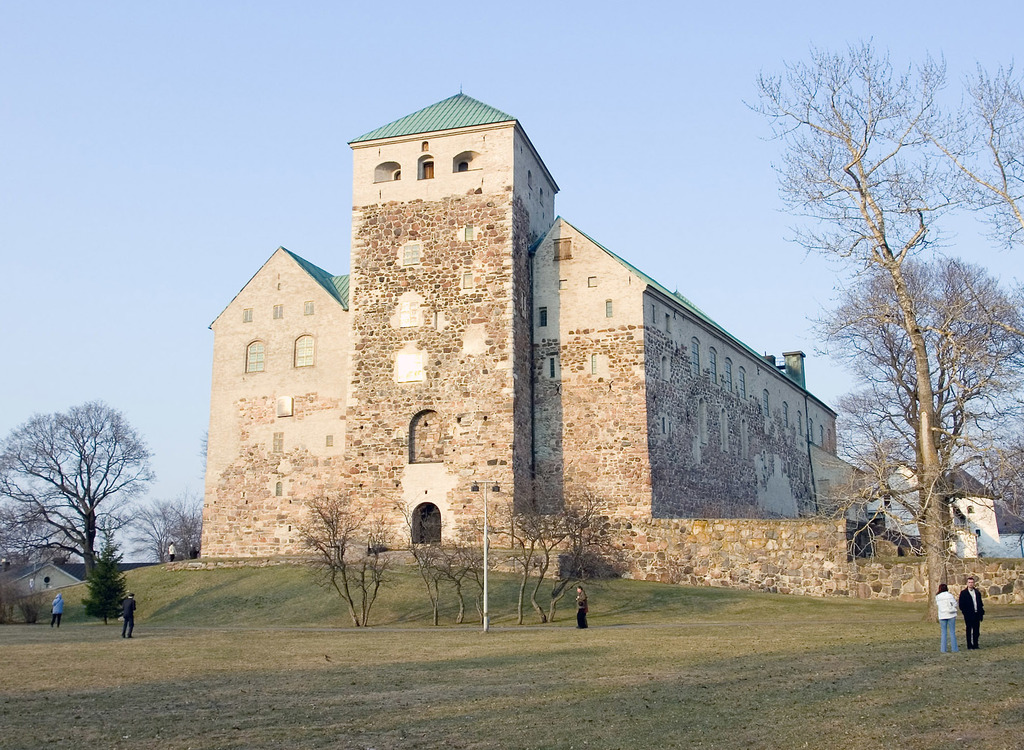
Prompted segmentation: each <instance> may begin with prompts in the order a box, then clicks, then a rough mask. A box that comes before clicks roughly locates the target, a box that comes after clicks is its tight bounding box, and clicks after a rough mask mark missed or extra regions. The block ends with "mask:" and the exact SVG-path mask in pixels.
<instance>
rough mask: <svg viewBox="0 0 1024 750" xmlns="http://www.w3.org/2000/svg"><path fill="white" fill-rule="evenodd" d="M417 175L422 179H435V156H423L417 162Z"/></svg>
mask: <svg viewBox="0 0 1024 750" xmlns="http://www.w3.org/2000/svg"><path fill="white" fill-rule="evenodd" d="M417 177H418V179H421V180H432V179H434V157H433V156H421V157H420V160H419V162H418V163H417Z"/></svg>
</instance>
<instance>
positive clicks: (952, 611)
mask: <svg viewBox="0 0 1024 750" xmlns="http://www.w3.org/2000/svg"><path fill="white" fill-rule="evenodd" d="M935 606H936V607H937V608H938V610H939V627H940V628H941V629H942V640H941V641H940V643H939V651H941V652H943V653H945V652H946V641H947V640H948V641H949V645H950V650H951V651H959V650H960V649H959V648H958V647H957V645H956V597H954V596H953V595H952V594H951V593H949V587H948V586H947V585H946V584H944V583H940V584H939V593H938V594H936V595H935ZM947 633H948V634H949V635H948V637H947V635H946V634H947Z"/></svg>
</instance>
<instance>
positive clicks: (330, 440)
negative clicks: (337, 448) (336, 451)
mask: <svg viewBox="0 0 1024 750" xmlns="http://www.w3.org/2000/svg"><path fill="white" fill-rule="evenodd" d="M325 444H326V446H327V447H328V448H333V447H334V435H328V436H327V440H326V443H325Z"/></svg>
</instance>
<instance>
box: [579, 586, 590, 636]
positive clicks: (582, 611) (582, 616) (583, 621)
mask: <svg viewBox="0 0 1024 750" xmlns="http://www.w3.org/2000/svg"><path fill="white" fill-rule="evenodd" d="M587 611H588V607H587V592H586V591H584V590H583V587H582V586H577V587H576V627H577V628H585V627H587Z"/></svg>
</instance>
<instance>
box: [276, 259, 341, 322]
mask: <svg viewBox="0 0 1024 750" xmlns="http://www.w3.org/2000/svg"><path fill="white" fill-rule="evenodd" d="M281 249H282V250H284V251H285V252H286V253H288V255H290V256H291V257H292V259H293V260H294V261H295V262H296V263H298V264H299V265H300V266H301V267H302V270H303V271H305V272H306V273H308V274H309V275H310V276H312V277H313V280H314V281H316V282H317V283H318V284H319V285H320V286H322V287H323V288H324V289H325V290H326V291H327V293H328V294H329V295H331V296H332V297H334V299H336V300H338V302H339V303H340V304H341V306H342V307H343V308H344V309H346V310H347V309H348V276H347V275H345V276H332V275H331V274H330V273H328V272H327V271H325V270H324V269H322V268H320V266H315V265H313V264H312V263H310V262H309V261H308V260H306V259H305V258H303V257H300V256H298V255H296V254H295V253H293V252H292V251H291V250H289V249H288V248H286V247H282V248H281Z"/></svg>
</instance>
